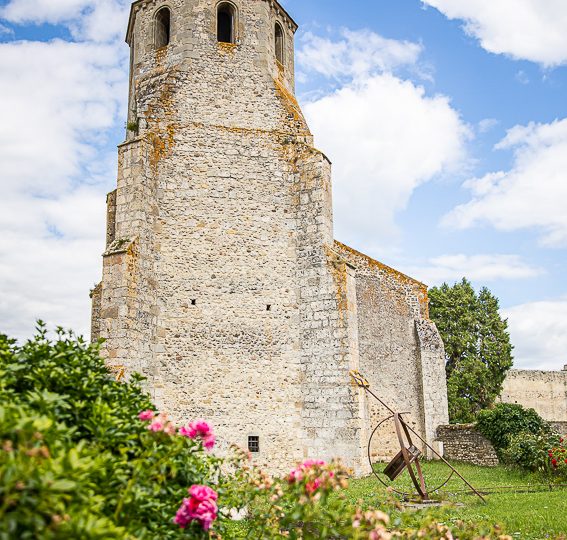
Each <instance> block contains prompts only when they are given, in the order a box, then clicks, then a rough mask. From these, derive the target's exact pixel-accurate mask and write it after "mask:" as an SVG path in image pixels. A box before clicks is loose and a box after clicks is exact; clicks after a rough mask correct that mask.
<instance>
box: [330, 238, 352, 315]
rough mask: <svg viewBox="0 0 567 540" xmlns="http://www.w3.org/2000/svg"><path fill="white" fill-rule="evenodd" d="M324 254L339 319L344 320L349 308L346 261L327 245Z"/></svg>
mask: <svg viewBox="0 0 567 540" xmlns="http://www.w3.org/2000/svg"><path fill="white" fill-rule="evenodd" d="M325 254H326V255H327V268H328V269H329V271H330V273H331V276H332V277H333V281H334V283H335V298H336V301H337V310H338V315H339V320H341V321H344V320H345V319H346V317H347V314H348V309H349V305H348V283H347V279H348V275H347V270H346V262H344V261H342V260H341V259H340V257H339V256H338V255H337V253H335V252H334V251H333V250H332V249H331V248H330V247H329V246H325Z"/></svg>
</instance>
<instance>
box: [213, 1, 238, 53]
mask: <svg viewBox="0 0 567 540" xmlns="http://www.w3.org/2000/svg"><path fill="white" fill-rule="evenodd" d="M235 27H236V8H235V7H234V6H233V5H232V4H231V3H230V2H221V3H220V4H219V7H218V8H217V40H218V41H219V43H236V36H235V34H236V32H235Z"/></svg>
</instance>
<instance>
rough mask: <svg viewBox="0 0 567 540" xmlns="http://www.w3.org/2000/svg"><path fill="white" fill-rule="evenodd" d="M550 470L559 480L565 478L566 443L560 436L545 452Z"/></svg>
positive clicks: (566, 465)
mask: <svg viewBox="0 0 567 540" xmlns="http://www.w3.org/2000/svg"><path fill="white" fill-rule="evenodd" d="M547 457H548V459H549V464H550V468H551V470H552V471H553V472H554V473H555V474H556V475H557V477H558V478H559V479H560V480H561V481H566V480H567V445H566V443H565V438H564V437H561V438H560V439H559V442H558V443H557V445H556V446H553V447H552V448H550V449H549V450H548V452H547Z"/></svg>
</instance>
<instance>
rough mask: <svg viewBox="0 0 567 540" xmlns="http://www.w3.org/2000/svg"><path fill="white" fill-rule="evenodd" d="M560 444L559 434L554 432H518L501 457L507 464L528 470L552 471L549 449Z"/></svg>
mask: <svg viewBox="0 0 567 540" xmlns="http://www.w3.org/2000/svg"><path fill="white" fill-rule="evenodd" d="M557 444H559V436H558V435H554V434H547V433H546V434H541V433H540V434H533V433H518V434H517V435H514V436H513V437H511V438H510V442H509V444H508V446H507V447H506V448H504V449H503V450H502V451H501V453H500V457H501V459H502V461H503V462H504V463H506V464H507V465H512V466H517V467H520V468H522V469H526V470H528V471H540V472H543V473H549V472H551V469H552V468H551V462H550V458H549V457H548V453H549V449H550V448H553V447H555V446H556V445H557Z"/></svg>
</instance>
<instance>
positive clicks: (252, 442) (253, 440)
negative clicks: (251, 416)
mask: <svg viewBox="0 0 567 540" xmlns="http://www.w3.org/2000/svg"><path fill="white" fill-rule="evenodd" d="M248 450H249V451H250V452H252V453H253V454H257V453H259V452H260V437H258V436H257V435H250V436H249V437H248Z"/></svg>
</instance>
